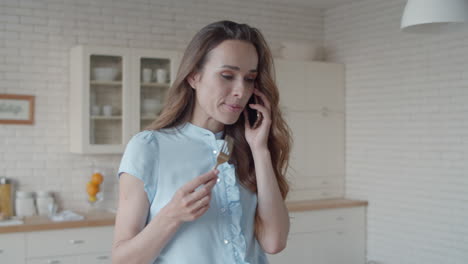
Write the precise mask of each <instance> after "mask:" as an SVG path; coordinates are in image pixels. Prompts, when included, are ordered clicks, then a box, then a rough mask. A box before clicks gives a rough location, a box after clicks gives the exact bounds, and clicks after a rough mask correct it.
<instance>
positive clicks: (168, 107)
mask: <svg viewBox="0 0 468 264" xmlns="http://www.w3.org/2000/svg"><path fill="white" fill-rule="evenodd" d="M225 40H242V41H246V42H249V43H251V44H253V45H254V46H255V49H256V51H257V54H258V68H257V71H258V75H257V79H256V83H255V86H256V87H257V88H258V89H259V90H260V91H262V92H263V93H264V94H265V95H266V97H267V98H268V100H269V101H270V103H271V129H270V135H269V137H268V149H269V150H270V153H271V161H272V164H273V169H274V172H275V175H276V179H277V181H278V185H279V189H280V191H281V195H282V197H283V199H286V196H287V194H288V191H289V185H288V182H287V180H286V177H285V176H286V171H287V168H288V164H289V153H290V149H291V144H292V139H291V136H290V129H289V127H288V125H287V124H286V122H285V121H284V119H283V117H282V114H281V110H280V107H279V92H278V87H277V86H276V83H275V81H274V75H273V74H274V65H273V58H272V54H271V51H270V48H269V47H268V45H267V43H266V41H265V39H264V37H263V35H262V34H261V32H260V31H259V30H258V29H256V28H253V27H250V26H249V25H247V24H238V23H235V22H232V21H219V22H215V23H212V24H209V25H207V26H205V27H204V28H202V29H201V30H200V31H199V32H198V33H197V34H196V35H195V36H194V37H193V39H192V41H190V43H189V44H188V46H187V49H186V50H185V53H184V55H183V57H182V60H181V63H180V66H179V70H178V72H177V75H176V78H175V80H174V82H173V84H172V86H171V88H170V89H169V91H168V95H167V97H166V100H165V104H164V108H163V110H162V112H161V114H160V116H159V117H158V119H157V120H155V121H154V122H153V123H152V124H150V125H149V126H148V127H146V128H145V129H146V130H158V129H162V128H174V127H177V126H179V125H181V124H183V123H185V122H188V121H190V118H191V115H192V112H193V108H194V105H195V100H196V99H195V98H196V97H195V92H196V91H195V90H194V89H192V87H191V86H190V84H189V83H188V81H187V77H188V76H189V75H190V74H191V73H194V72H201V71H202V70H203V66H204V64H205V62H206V60H207V54H208V53H209V52H210V51H211V50H212V49H214V48H215V47H217V46H218V45H219V44H220V43H221V42H223V41H225ZM244 129H245V128H244V115H240V117H239V120H238V121H237V122H236V123H234V124H232V125H225V127H224V133H225V134H226V135H230V136H232V137H233V138H234V149H233V152H232V155H231V160H230V161H229V162H230V163H232V164H234V165H235V166H236V174H237V178H238V179H239V181H240V183H241V184H242V185H243V186H244V187H246V188H247V189H249V190H251V191H252V192H255V193H256V192H257V180H256V174H255V164H254V161H253V156H252V152H251V150H250V147H249V145H248V143H247V141H246V139H245V132H244ZM255 231H256V233H257V235H258V233H259V232H260V231H261V219H260V218H259V217H258V214H257V215H256V217H255Z"/></svg>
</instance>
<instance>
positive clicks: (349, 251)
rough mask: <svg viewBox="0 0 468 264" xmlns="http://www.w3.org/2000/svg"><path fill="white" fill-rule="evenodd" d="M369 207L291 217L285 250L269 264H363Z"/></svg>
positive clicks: (270, 256) (304, 213) (308, 213)
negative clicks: (367, 209) (366, 212)
mask: <svg viewBox="0 0 468 264" xmlns="http://www.w3.org/2000/svg"><path fill="white" fill-rule="evenodd" d="M365 209H366V207H353V208H339V209H324V210H316V211H306V212H293V213H290V217H291V229H290V233H289V238H288V244H287V247H286V249H284V250H283V251H282V252H280V253H278V254H275V255H269V256H268V259H269V260H270V264H280V263H281V264H282V263H295V264H302V263H310V264H343V263H347V264H364V263H365V248H366V228H365V226H366V224H365V223H366V217H365Z"/></svg>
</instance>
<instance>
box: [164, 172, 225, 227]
mask: <svg viewBox="0 0 468 264" xmlns="http://www.w3.org/2000/svg"><path fill="white" fill-rule="evenodd" d="M218 173H219V171H218V170H217V169H213V170H211V171H209V172H207V173H205V174H202V175H200V176H198V177H196V178H194V179H193V180H191V181H189V182H188V183H186V184H185V185H184V186H182V187H181V188H180V189H178V190H177V191H176V193H175V194H174V196H173V197H172V199H171V201H170V202H169V203H168V204H167V205H166V206H164V207H163V208H162V209H161V213H162V214H163V215H164V216H165V217H168V218H170V219H172V220H174V221H176V222H177V223H182V222H189V221H193V220H195V219H197V218H199V217H200V216H202V215H203V214H204V213H205V212H206V211H208V208H210V201H211V190H212V189H213V187H214V186H215V185H216V181H217V179H218V176H217V175H218ZM201 185H203V186H201ZM199 186H201V187H200V188H199V189H198V190H195V189H197V188H198V187H199Z"/></svg>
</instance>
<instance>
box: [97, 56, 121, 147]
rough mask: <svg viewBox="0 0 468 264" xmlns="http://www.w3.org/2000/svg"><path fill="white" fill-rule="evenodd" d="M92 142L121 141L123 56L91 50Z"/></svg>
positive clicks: (115, 142)
mask: <svg viewBox="0 0 468 264" xmlns="http://www.w3.org/2000/svg"><path fill="white" fill-rule="evenodd" d="M89 63H90V67H89V69H90V72H89V78H90V80H89V107H90V109H89V143H90V145H120V144H122V138H123V135H122V133H123V118H122V116H123V115H122V111H123V82H122V79H123V77H122V72H123V57H122V56H118V55H115V56H114V55H112V56H110V55H97V54H90V57H89Z"/></svg>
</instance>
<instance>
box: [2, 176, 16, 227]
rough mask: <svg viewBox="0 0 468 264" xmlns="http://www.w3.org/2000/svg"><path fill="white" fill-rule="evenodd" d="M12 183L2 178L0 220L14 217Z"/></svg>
mask: <svg viewBox="0 0 468 264" xmlns="http://www.w3.org/2000/svg"><path fill="white" fill-rule="evenodd" d="M11 195H12V185H11V181H10V180H9V179H7V178H5V177H1V178H0V220H3V219H8V218H10V217H12V216H13V203H12V196H11Z"/></svg>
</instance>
